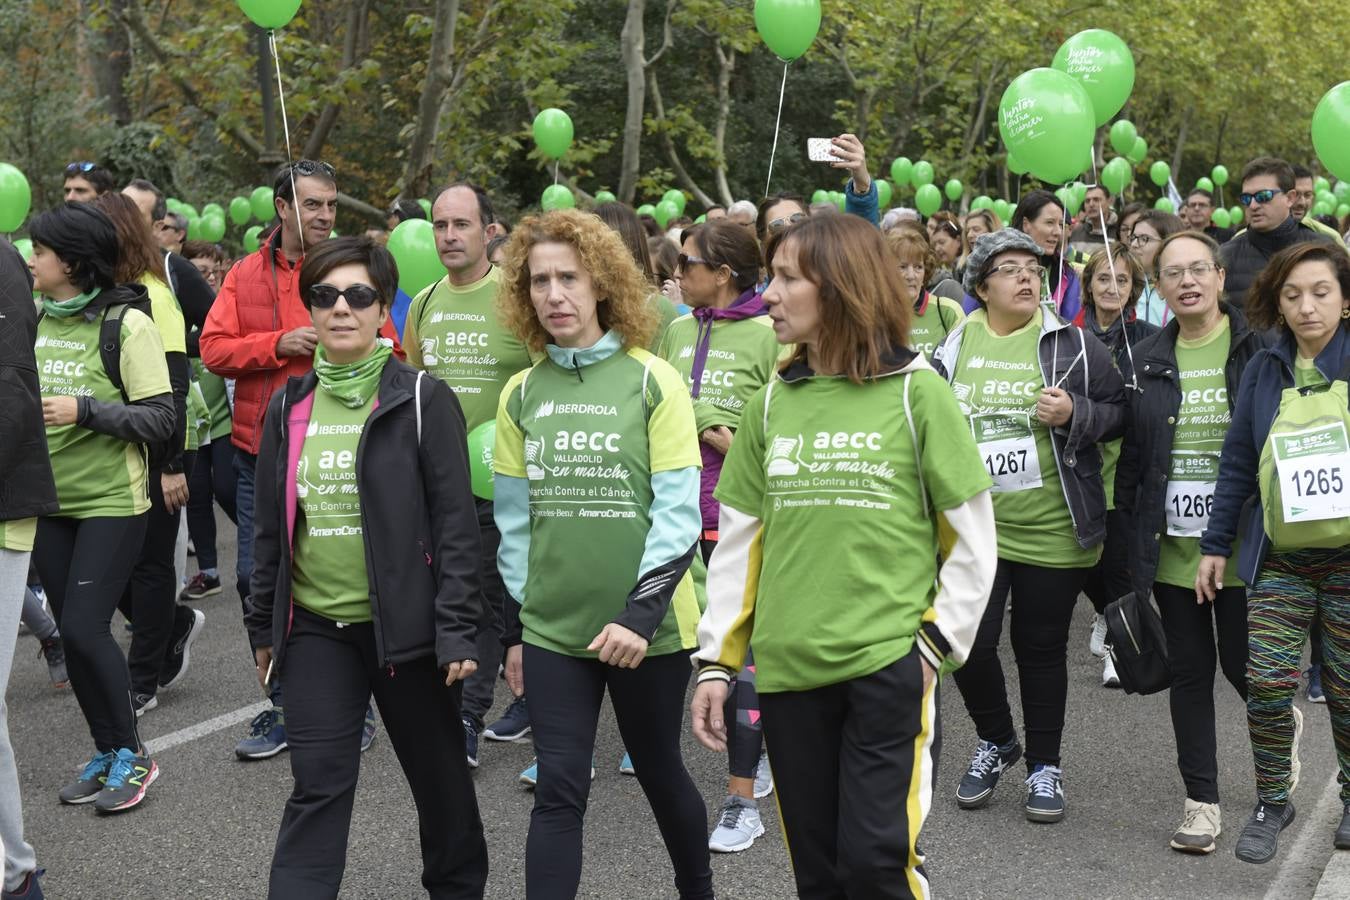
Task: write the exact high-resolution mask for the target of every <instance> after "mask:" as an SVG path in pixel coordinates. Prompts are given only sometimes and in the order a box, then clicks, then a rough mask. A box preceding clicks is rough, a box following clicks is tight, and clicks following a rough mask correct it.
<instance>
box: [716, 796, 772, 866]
mask: <svg viewBox="0 0 1350 900" xmlns="http://www.w3.org/2000/svg"><path fill="white" fill-rule="evenodd" d="M763 833H764V823H763V822H761V821H760V820H759V804H758V803H756V802H755V801H753V800H747V799H745V798H744V797H736V796H733V795H729V796H728V797H727V799H726V801H725V802H724V803H723V804H722V819H721V821H720V822H718V823H717V827H716V828H714V829H713V833H712V836H711V837H709V838H708V849H709V850H711V851H713V852H714V853H740V852H741V851H742V850H749V849H750V846H751V845H752V844H754V843H755V838H757V837H759V836H760V835H762V834H763Z"/></svg>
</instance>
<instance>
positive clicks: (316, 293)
mask: <svg viewBox="0 0 1350 900" xmlns="http://www.w3.org/2000/svg"><path fill="white" fill-rule="evenodd" d="M339 297H344V298H346V300H347V306H349V307H350V308H352V309H368V308H370V307H371V306H374V305H375V304H376V303H377V302H378V301H379V299H380V294H379V292H378V291H376V290H375V289H374V288H373V287H371V286H370V285H368V284H353V285H348V286H347V287H345V288H342V289H341V290H339V289H338V288H335V287H333V286H332V285H331V284H323V283H319V284H312V285H310V287H309V305H310V308H318V309H332V308H333V307H334V306H337V302H338V298H339Z"/></svg>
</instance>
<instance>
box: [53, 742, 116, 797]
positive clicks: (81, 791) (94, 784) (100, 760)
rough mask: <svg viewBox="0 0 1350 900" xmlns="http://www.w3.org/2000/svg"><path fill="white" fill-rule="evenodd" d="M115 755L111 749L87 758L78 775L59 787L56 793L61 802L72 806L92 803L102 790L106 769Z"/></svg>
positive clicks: (110, 766) (110, 765)
mask: <svg viewBox="0 0 1350 900" xmlns="http://www.w3.org/2000/svg"><path fill="white" fill-rule="evenodd" d="M115 758H116V757H115V755H114V754H113V753H112V751H109V752H107V753H95V754H94V758H93V759H91V760H89V763H88V765H86V766H85V767H84V771H82V772H81V773H80V777H79V778H77V779H75V780H74V781H72V782H71V783H70V784H68V785H66V786H65V787H63V788H61V793H60V794H59V795H58V796H59V797H60V798H61V802H62V803H69V804H71V805H72V806H74V805H76V804H79V803H92V802H93V801H94V800H95V799H96V798H97V797H98V792H99V791H101V790H103V782H104V781H105V780H107V778H108V770H109V769H111V768H112V764H113V760H114V759H115Z"/></svg>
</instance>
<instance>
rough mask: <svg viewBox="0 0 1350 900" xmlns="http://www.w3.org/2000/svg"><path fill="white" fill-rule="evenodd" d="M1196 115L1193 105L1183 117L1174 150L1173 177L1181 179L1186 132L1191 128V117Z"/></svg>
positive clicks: (1187, 108)
mask: <svg viewBox="0 0 1350 900" xmlns="http://www.w3.org/2000/svg"><path fill="white" fill-rule="evenodd" d="M1194 115H1195V104H1194V103H1192V104H1190V105H1189V106H1187V107H1186V112H1185V114H1184V115H1183V116H1182V117H1181V127H1180V128H1179V129H1177V145H1176V147H1174V148H1173V150H1172V177H1173V178H1174V179H1175V178H1180V177H1181V154H1182V151H1183V150H1185V149H1186V132H1187V131H1188V130H1190V127H1191V117H1192V116H1194Z"/></svg>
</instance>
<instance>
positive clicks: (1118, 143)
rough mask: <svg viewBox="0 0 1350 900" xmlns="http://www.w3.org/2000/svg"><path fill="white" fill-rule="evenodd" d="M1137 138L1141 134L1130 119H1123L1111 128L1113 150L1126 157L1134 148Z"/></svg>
mask: <svg viewBox="0 0 1350 900" xmlns="http://www.w3.org/2000/svg"><path fill="white" fill-rule="evenodd" d="M1137 137H1139V132H1138V131H1137V130H1136V129H1135V127H1134V123H1133V122H1131V121H1130V120H1129V119H1121V120H1120V121H1118V122H1116V123H1115V124H1114V125H1112V126H1111V149H1112V150H1115V151H1116V152H1117V153H1119V154H1120V155H1121V156H1124V155H1125V154H1127V153H1129V152H1130V150H1131V149H1132V148H1133V147H1134V139H1135V138H1137Z"/></svg>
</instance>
